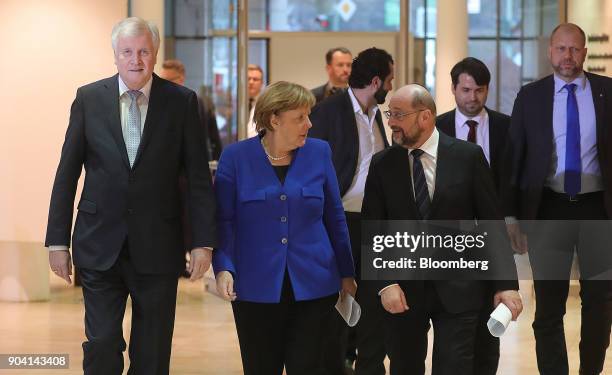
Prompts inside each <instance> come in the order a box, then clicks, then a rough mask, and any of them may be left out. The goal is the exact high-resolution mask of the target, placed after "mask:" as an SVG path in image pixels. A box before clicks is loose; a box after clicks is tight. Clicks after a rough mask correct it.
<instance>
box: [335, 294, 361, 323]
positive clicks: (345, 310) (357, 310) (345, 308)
mask: <svg viewBox="0 0 612 375" xmlns="http://www.w3.org/2000/svg"><path fill="white" fill-rule="evenodd" d="M336 310H338V313H339V314H340V316H342V318H343V319H344V321H345V322H346V324H348V326H349V327H354V326H355V325H356V324H357V322H358V321H359V318H360V317H361V307H360V306H359V304H358V303H357V301H355V299H354V298H353V296H351V295H350V294H348V293H347V294H346V297H344V300H341V296H338V302H336Z"/></svg>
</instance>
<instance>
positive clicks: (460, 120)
mask: <svg viewBox="0 0 612 375" xmlns="http://www.w3.org/2000/svg"><path fill="white" fill-rule="evenodd" d="M487 115H488V114H487V110H486V109H485V108H484V107H482V110H481V111H480V113H478V114H477V115H476V116H474V117H467V116H466V115H464V114H463V113H462V112H461V111H460V110H459V109H458V108H455V124H457V125H459V126H467V124H466V121H467V120H474V121H476V122H477V123H478V125H479V126H480V125H483V124H485V123H486V121H485V120H486V119H487Z"/></svg>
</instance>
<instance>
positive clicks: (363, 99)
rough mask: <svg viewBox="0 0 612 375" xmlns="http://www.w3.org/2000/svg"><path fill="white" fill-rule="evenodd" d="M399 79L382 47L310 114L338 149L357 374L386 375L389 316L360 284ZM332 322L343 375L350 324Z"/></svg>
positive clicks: (367, 53) (316, 131)
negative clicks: (387, 117)
mask: <svg viewBox="0 0 612 375" xmlns="http://www.w3.org/2000/svg"><path fill="white" fill-rule="evenodd" d="M393 78H394V73H393V58H392V57H391V55H389V54H388V53H387V52H386V51H384V50H381V49H378V48H369V49H366V50H364V51H362V52H360V53H359V55H358V56H357V57H356V58H355V60H354V61H353V66H352V71H351V75H350V77H349V88H348V90H346V91H345V92H343V93H340V94H338V95H334V96H331V97H329V98H327V99H326V100H324V101H322V102H321V103H319V104H318V105H317V106H315V107H314V108H313V110H312V113H311V114H310V121H311V122H312V129H310V133H309V136H311V137H314V138H320V139H323V140H325V141H327V142H328V143H329V145H330V147H331V150H332V160H333V163H334V168H335V169H336V175H337V177H338V184H339V187H340V195H341V196H342V205H343V206H344V211H345V214H346V221H347V225H348V229H349V236H350V239H351V248H352V251H353V259H354V261H355V270H356V274H357V284H358V290H357V300H358V302H359V304H360V305H361V307H362V310H361V313H362V315H361V320H360V321H359V323H358V324H357V326H356V329H355V339H354V341H355V345H356V347H357V352H358V356H357V360H356V363H355V372H356V374H358V375H361V374H364V375H366V374H367V375H369V374H372V375H381V374H384V373H385V366H384V363H383V361H384V359H385V356H386V351H385V347H384V335H383V330H382V316H383V312H382V309H381V308H380V304H379V303H378V300H377V297H376V292H373V291H370V290H369V288H368V286H367V283H362V282H361V283H360V280H361V279H360V275H361V269H360V267H361V202H362V200H363V189H364V186H365V181H366V177H367V174H368V168H369V166H370V160H371V159H372V156H373V155H374V154H375V153H377V152H379V151H381V150H382V149H384V148H385V147H388V146H389V142H388V141H387V137H386V135H385V129H384V126H383V122H382V117H381V114H380V110H379V108H378V105H379V104H382V103H384V102H385V98H386V96H387V93H388V92H389V91H390V90H391V89H392V83H391V81H392V80H393ZM330 319H332V320H333V321H335V322H337V323H336V329H335V331H336V332H337V334H336V333H334V334H330V337H332V336H333V337H334V338H338V340H340V341H338V342H335V341H333V342H330V343H329V345H328V346H326V347H325V348H324V352H326V353H331V354H327V356H328V357H329V359H330V360H329V361H327V366H326V367H327V370H328V372H329V373H330V374H338V373H341V372H340V371H341V370H338V369H337V367H336V364H337V366H339V367H340V368H341V365H342V363H343V359H344V355H345V353H346V350H344V349H346V338H344V339H343V338H342V337H343V336H346V332H344V331H346V323H344V321H343V320H342V319H340V318H339V317H338V314H336V313H334V316H332V317H330ZM343 348H344V349H343ZM339 350H340V351H341V352H338V351H339ZM349 359H350V358H349Z"/></svg>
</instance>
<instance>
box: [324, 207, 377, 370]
mask: <svg viewBox="0 0 612 375" xmlns="http://www.w3.org/2000/svg"><path fill="white" fill-rule="evenodd" d="M345 215H346V223H347V226H348V231H349V237H350V240H351V249H352V251H353V261H354V262H355V271H356V276H357V277H356V280H357V286H358V288H357V295H356V296H355V297H356V300H357V302H358V303H359V305H360V306H361V318H360V319H359V323H357V325H356V326H355V327H353V328H349V327H348V326H347V325H346V322H345V321H344V320H342V318H341V317H340V316H339V314H338V312H337V311H335V310H334V311H332V312H331V313H330V315H329V317H328V318H327V319H326V320H327V332H328V333H327V335H326V338H325V343H324V345H323V347H322V356H323V362H322V363H323V367H324V369H325V370H324V372H323V373H324V374H327V375H342V374H344V371H343V368H344V360H345V359H346V358H350V359H352V358H351V356H354V353H355V350H357V358H356V361H355V374H356V375H384V374H385V365H384V360H385V356H386V355H387V352H386V350H385V335H384V309H383V308H382V305H381V304H380V299H379V298H378V290H376V288H375V287H374V286H371V284H372V283H368V282H367V281H362V280H361V214H359V213H354V212H345Z"/></svg>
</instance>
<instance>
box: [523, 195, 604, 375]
mask: <svg viewBox="0 0 612 375" xmlns="http://www.w3.org/2000/svg"><path fill="white" fill-rule="evenodd" d="M538 215H539V219H541V220H540V221H538V223H537V224H536V226H537V228H536V232H535V233H534V234H533V235H529V236H528V241H529V259H530V261H531V264H532V268H533V273H534V288H535V294H536V313H535V320H534V322H533V330H534V334H535V339H536V355H537V359H538V369H539V371H540V374H542V375H567V374H568V373H569V369H568V358H567V349H566V342H565V332H564V326H563V317H564V315H565V311H566V302H567V297H568V292H569V278H570V271H571V266H572V260H573V256H574V249H576V253H577V255H578V262H579V264H580V272H581V280H580V297H581V300H582V308H581V316H582V326H581V330H580V368H581V374H584V375H594V374H600V373H601V372H602V371H603V365H604V361H605V355H606V350H607V348H608V346H609V345H610V326H611V324H612V282H611V281H610V280H609V279H608V280H605V279H602V280H595V279H596V278H597V276H598V275H601V274H602V273H603V272H606V271H609V270H610V269H611V268H610V267H611V264H612V262H611V260H610V256H611V254H612V251H610V241H609V239H606V238H605V237H606V236H605V233H606V232H607V233H609V232H610V229H609V228H607V227H609V226H610V224H609V221H608V220H607V215H606V213H605V211H604V204H603V195H602V194H601V193H592V194H589V195H586V196H584V197H583V198H581V199H579V200H578V201H577V202H570V201H568V200H566V199H563V197H562V196H560V195H557V194H555V193H552V192H550V191H545V192H544V194H543V200H542V204H541V206H540V210H539V214H538ZM553 220H555V221H553ZM587 220H588V221H587ZM607 278H609V276H608V277H607Z"/></svg>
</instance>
